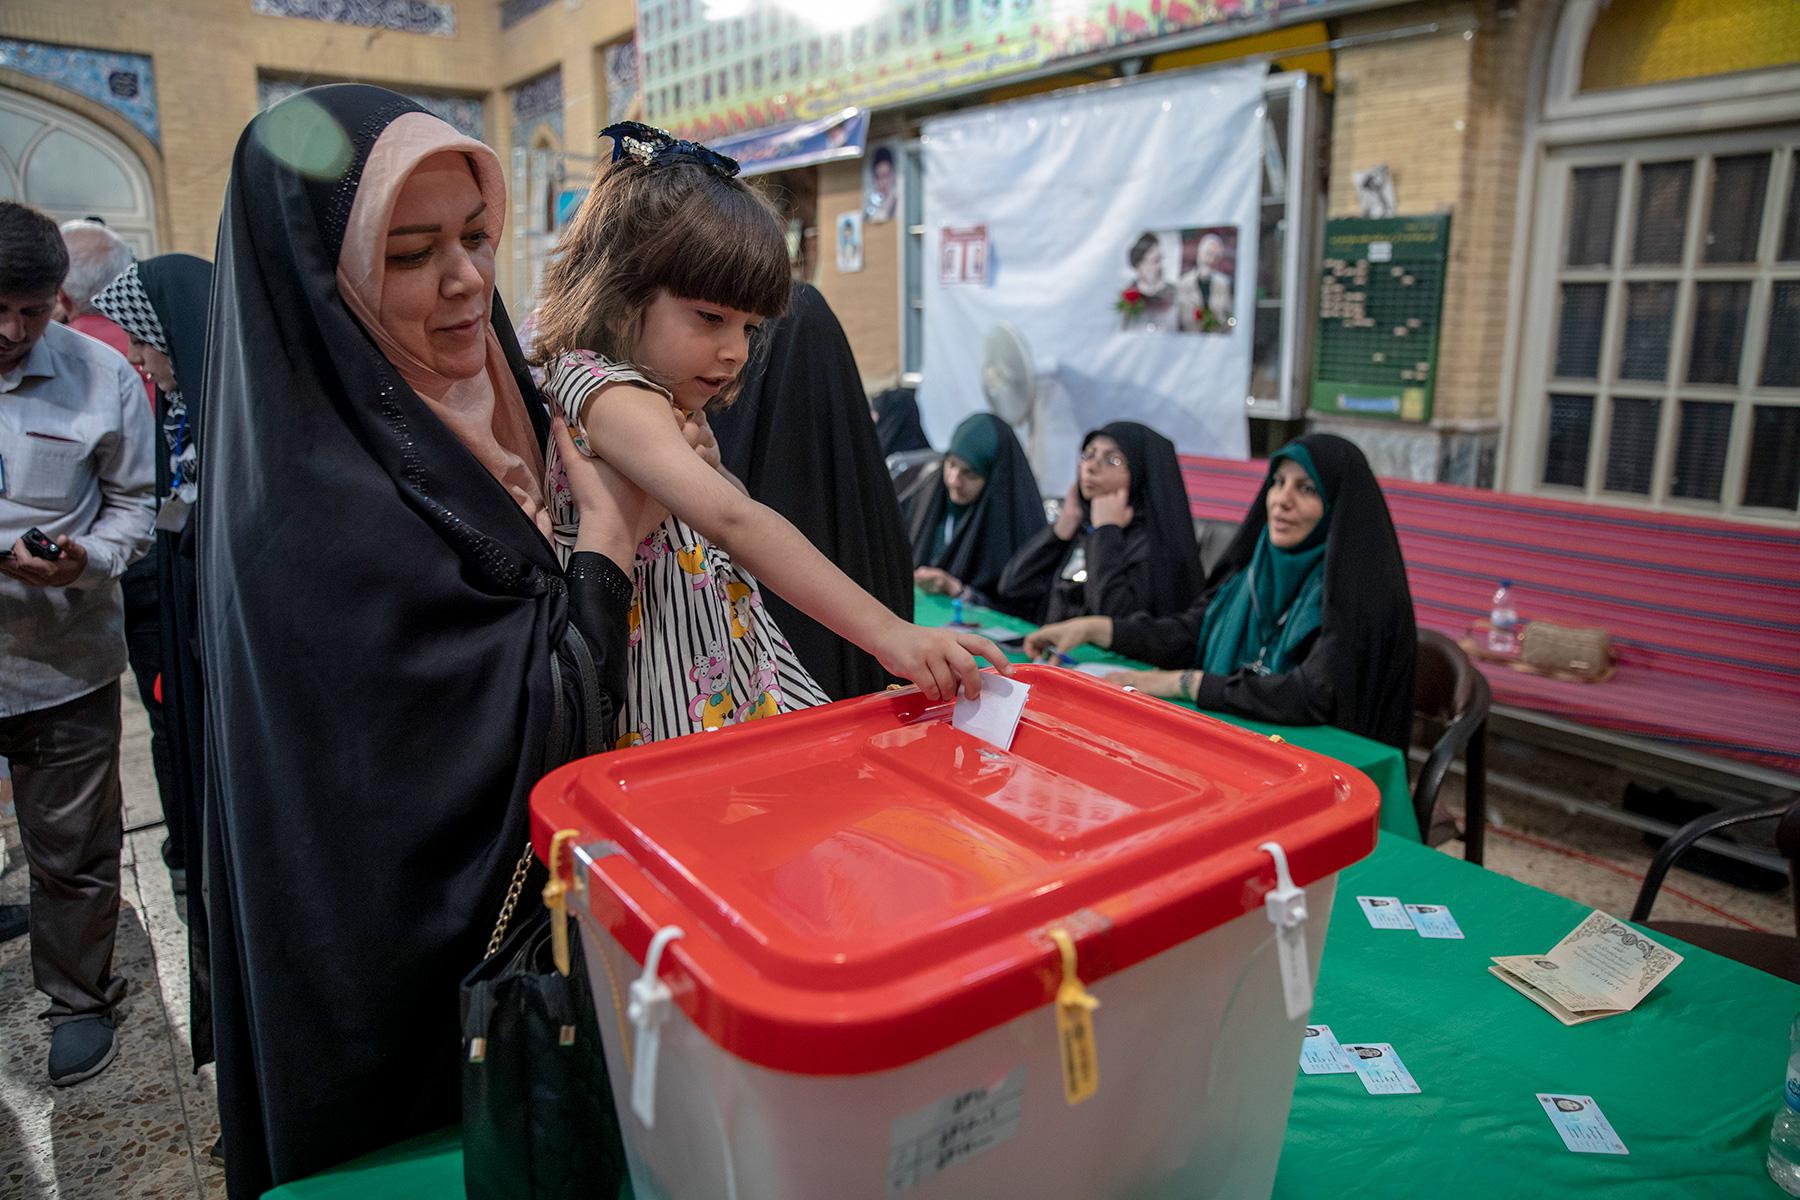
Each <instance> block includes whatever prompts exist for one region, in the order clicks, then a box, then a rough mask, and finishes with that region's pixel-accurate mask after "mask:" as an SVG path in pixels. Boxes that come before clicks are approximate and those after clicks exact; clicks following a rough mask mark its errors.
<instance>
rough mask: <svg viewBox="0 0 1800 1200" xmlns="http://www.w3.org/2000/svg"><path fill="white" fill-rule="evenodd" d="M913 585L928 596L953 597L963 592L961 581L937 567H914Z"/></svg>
mask: <svg viewBox="0 0 1800 1200" xmlns="http://www.w3.org/2000/svg"><path fill="white" fill-rule="evenodd" d="M913 586H914V587H916V588H918V589H919V590H920V591H921V592H924V593H925V594H926V595H929V596H949V597H951V598H952V599H954V598H955V597H957V596H960V595H962V594H963V581H962V580H960V579H958V578H957V577H956V576H954V575H952V574H950V572H948V571H944V570H940V569H939V568H937V567H916V568H914V570H913Z"/></svg>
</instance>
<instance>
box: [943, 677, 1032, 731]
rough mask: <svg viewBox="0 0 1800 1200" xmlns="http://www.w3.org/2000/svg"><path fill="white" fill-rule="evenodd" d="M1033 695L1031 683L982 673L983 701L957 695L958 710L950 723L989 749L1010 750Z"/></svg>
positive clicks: (952, 715)
mask: <svg viewBox="0 0 1800 1200" xmlns="http://www.w3.org/2000/svg"><path fill="white" fill-rule="evenodd" d="M1030 694H1031V685H1030V684H1029V683H1020V682H1019V681H1018V680H1016V679H1008V678H1007V677H1006V676H1004V675H996V674H994V673H993V672H991V671H983V672H982V673H981V698H980V699H979V700H970V699H968V698H966V697H965V696H963V695H962V693H960V692H958V693H957V696H956V710H955V711H954V712H953V713H951V714H950V723H951V724H952V725H954V726H956V727H957V728H958V729H960V730H962V731H963V732H964V733H966V734H968V735H969V736H971V737H978V738H980V739H981V740H982V741H984V742H986V743H987V744H988V745H990V746H998V747H999V748H1000V749H1002V750H1011V749H1012V740H1013V734H1014V733H1015V732H1017V731H1018V728H1019V717H1020V716H1021V715H1023V714H1024V712H1025V698H1026V697H1027V696H1029V695H1030Z"/></svg>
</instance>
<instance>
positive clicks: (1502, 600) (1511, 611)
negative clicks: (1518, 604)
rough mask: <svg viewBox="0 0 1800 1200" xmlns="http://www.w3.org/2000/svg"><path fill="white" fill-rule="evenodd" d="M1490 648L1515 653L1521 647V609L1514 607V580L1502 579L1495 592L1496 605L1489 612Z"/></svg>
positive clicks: (1503, 652) (1488, 637)
mask: <svg viewBox="0 0 1800 1200" xmlns="http://www.w3.org/2000/svg"><path fill="white" fill-rule="evenodd" d="M1488 624H1489V625H1490V626H1492V628H1491V629H1489V630H1488V635H1487V645H1488V649H1489V650H1492V651H1493V652H1494V653H1496V654H1514V653H1516V652H1517V651H1518V649H1519V610H1518V609H1516V608H1514V607H1513V601H1512V580H1510V579H1502V580H1501V581H1500V588H1499V590H1498V591H1496V592H1495V593H1494V607H1493V610H1492V611H1491V612H1490V613H1489V614H1488Z"/></svg>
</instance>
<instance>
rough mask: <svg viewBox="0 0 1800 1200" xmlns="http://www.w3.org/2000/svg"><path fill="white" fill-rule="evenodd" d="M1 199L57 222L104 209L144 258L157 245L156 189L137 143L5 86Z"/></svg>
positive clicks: (0, 96)
mask: <svg viewBox="0 0 1800 1200" xmlns="http://www.w3.org/2000/svg"><path fill="white" fill-rule="evenodd" d="M0 199H6V200H18V201H21V202H23V203H25V204H29V205H32V206H33V207H34V208H39V209H42V210H43V211H44V212H46V213H48V214H49V215H50V216H51V217H52V218H53V219H55V220H56V221H59V222H61V221H67V220H70V219H72V218H75V217H86V216H98V217H100V218H102V219H103V220H105V222H106V223H107V225H108V226H110V227H111V228H112V229H113V230H115V231H116V232H117V233H118V234H119V236H120V237H122V238H124V239H125V241H126V243H127V244H128V245H129V246H130V247H131V249H132V252H133V253H135V254H136V255H137V256H138V257H139V258H148V257H150V256H151V255H153V254H155V253H156V252H157V241H156V194H155V192H154V191H153V190H152V188H151V185H150V174H149V172H148V171H146V170H145V169H144V164H143V163H142V162H141V161H139V159H138V156H137V155H136V154H134V153H133V152H132V151H131V148H130V147H128V146H127V145H126V144H125V143H124V142H123V141H121V140H120V139H119V138H117V137H116V136H114V135H113V134H111V133H109V132H107V131H106V130H105V129H103V128H101V127H100V126H99V125H97V124H95V123H94V122H93V121H91V120H89V119H88V118H86V117H83V116H81V115H80V114H78V113H75V112H72V111H70V110H69V109H66V108H62V107H59V106H57V105H55V104H51V103H48V102H46V101H44V100H40V99H38V98H37V97H35V96H28V95H26V94H25V93H23V92H19V91H14V90H13V89H11V88H4V87H0Z"/></svg>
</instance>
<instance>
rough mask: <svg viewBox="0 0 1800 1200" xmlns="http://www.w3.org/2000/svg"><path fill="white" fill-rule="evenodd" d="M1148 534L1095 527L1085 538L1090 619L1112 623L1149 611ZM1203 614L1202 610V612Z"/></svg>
mask: <svg viewBox="0 0 1800 1200" xmlns="http://www.w3.org/2000/svg"><path fill="white" fill-rule="evenodd" d="M1148 543H1149V531H1148V530H1147V529H1145V528H1144V527H1143V526H1141V525H1140V526H1136V527H1134V528H1133V529H1131V530H1125V529H1121V528H1119V527H1118V526H1117V525H1099V526H1096V527H1095V528H1094V530H1093V532H1091V533H1089V534H1088V535H1087V585H1086V595H1085V599H1086V602H1087V611H1088V614H1089V615H1090V616H1096V617H1111V618H1113V619H1114V620H1115V621H1116V620H1118V619H1119V618H1121V617H1129V616H1131V615H1133V614H1135V613H1141V612H1144V611H1146V610H1147V609H1148V608H1149V607H1150V569H1151V562H1150V558H1149V555H1148V554H1147V553H1146V552H1145V551H1146V549H1147V546H1148ZM1202 611H1205V610H1202Z"/></svg>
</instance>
